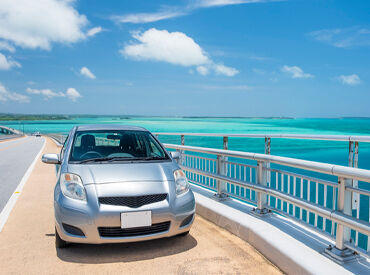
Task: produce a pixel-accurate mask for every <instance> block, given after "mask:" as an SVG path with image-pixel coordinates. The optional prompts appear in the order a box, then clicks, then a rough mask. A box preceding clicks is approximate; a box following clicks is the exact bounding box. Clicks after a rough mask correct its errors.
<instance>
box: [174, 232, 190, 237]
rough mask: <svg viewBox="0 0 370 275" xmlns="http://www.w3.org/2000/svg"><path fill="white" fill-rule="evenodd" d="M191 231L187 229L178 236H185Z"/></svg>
mask: <svg viewBox="0 0 370 275" xmlns="http://www.w3.org/2000/svg"><path fill="white" fill-rule="evenodd" d="M189 232H190V231H186V232H184V233H181V234H179V235H177V236H179V237H185V236H187V235H189Z"/></svg>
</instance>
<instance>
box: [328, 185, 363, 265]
mask: <svg viewBox="0 0 370 275" xmlns="http://www.w3.org/2000/svg"><path fill="white" fill-rule="evenodd" d="M351 185H352V180H348V179H345V178H339V179H338V203H337V210H338V211H340V212H342V213H343V214H346V215H348V216H352V208H351V205H352V194H351V192H350V191H347V190H346V186H351ZM350 241H351V230H350V229H349V228H348V227H346V226H344V225H343V224H339V223H338V224H337V234H336V237H335V247H333V248H332V247H331V246H329V248H327V249H325V252H326V253H327V254H328V255H329V256H330V257H332V258H333V259H334V260H336V261H339V262H340V263H344V262H347V261H349V260H352V259H354V258H355V257H356V253H355V252H354V251H353V250H351V249H348V248H346V246H345V243H347V242H350Z"/></svg>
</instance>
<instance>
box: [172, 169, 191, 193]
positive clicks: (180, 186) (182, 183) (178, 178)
mask: <svg viewBox="0 0 370 275" xmlns="http://www.w3.org/2000/svg"><path fill="white" fill-rule="evenodd" d="M173 175H174V177H175V184H176V195H178V196H179V195H181V194H184V193H186V192H188V191H189V182H188V180H187V178H186V175H185V173H184V172H183V171H182V170H176V171H175V172H173Z"/></svg>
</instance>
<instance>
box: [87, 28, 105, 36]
mask: <svg viewBox="0 0 370 275" xmlns="http://www.w3.org/2000/svg"><path fill="white" fill-rule="evenodd" d="M102 31H104V30H103V28H102V27H94V28H91V29H90V30H88V31H87V33H86V35H87V36H90V37H91V36H95V35H96V34H98V33H99V32H102Z"/></svg>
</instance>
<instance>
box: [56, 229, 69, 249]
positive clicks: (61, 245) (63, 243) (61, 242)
mask: <svg viewBox="0 0 370 275" xmlns="http://www.w3.org/2000/svg"><path fill="white" fill-rule="evenodd" d="M67 246H68V243H67V242H66V241H64V240H62V239H61V238H60V236H59V234H58V231H57V229H56V228H55V247H56V248H65V247H67Z"/></svg>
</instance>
